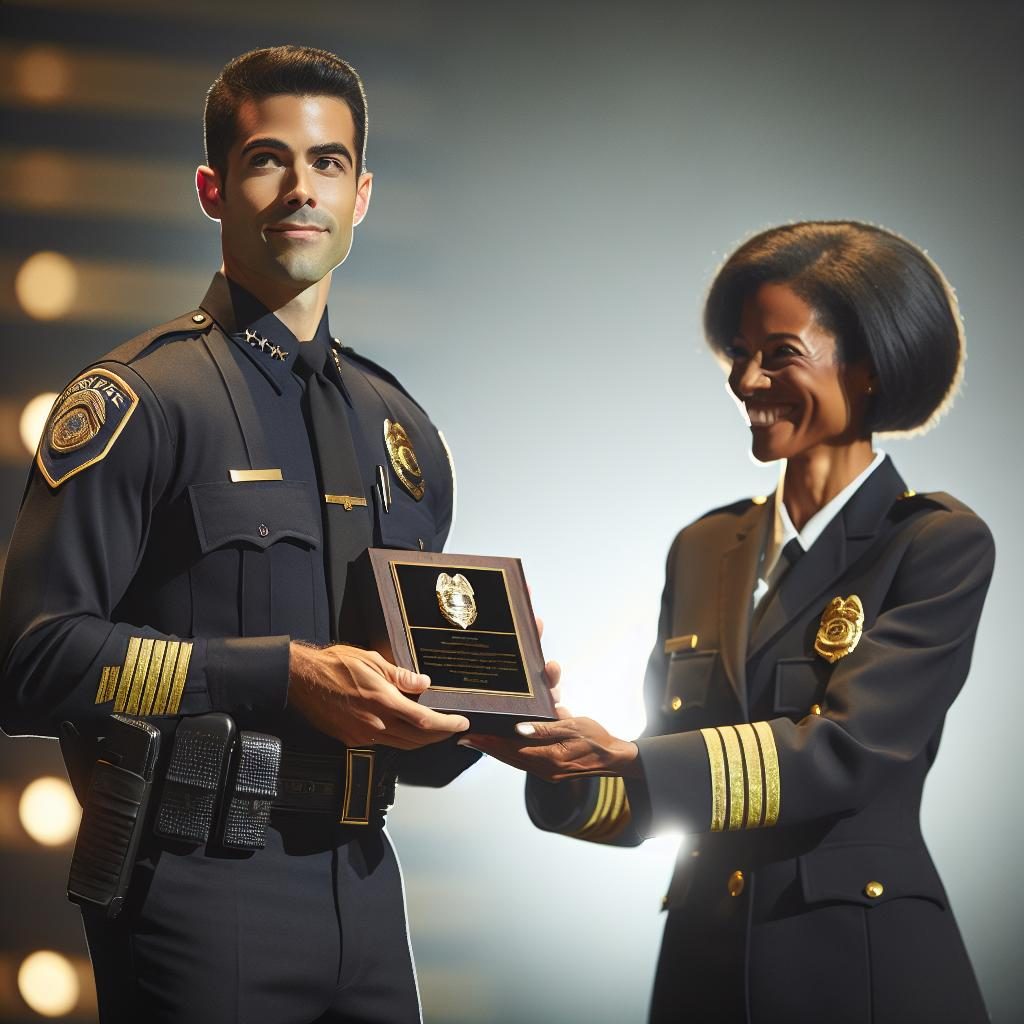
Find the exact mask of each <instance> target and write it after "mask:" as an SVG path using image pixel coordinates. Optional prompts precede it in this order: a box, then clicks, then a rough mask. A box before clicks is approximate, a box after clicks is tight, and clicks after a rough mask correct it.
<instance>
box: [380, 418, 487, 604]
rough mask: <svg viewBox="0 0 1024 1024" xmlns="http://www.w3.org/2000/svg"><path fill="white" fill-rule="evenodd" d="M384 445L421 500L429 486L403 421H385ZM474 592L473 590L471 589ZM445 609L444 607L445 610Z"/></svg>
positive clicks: (401, 478)
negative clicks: (425, 481) (424, 478)
mask: <svg viewBox="0 0 1024 1024" xmlns="http://www.w3.org/2000/svg"><path fill="white" fill-rule="evenodd" d="M384 446H385V447H386V448H387V450H388V458H389V459H390V460H391V468H392V469H393V470H394V471H395V476H397V477H398V482H399V483H400V484H401V485H402V486H403V487H404V488H405V489H406V490H407V491H408V492H409V493H410V494H411V495H412V496H413V497H414V498H415V499H416V500H417V501H419V500H420V499H421V498H422V497H423V494H424V492H425V491H426V489H427V487H426V484H425V483H424V481H423V471H422V470H421V469H420V463H419V460H418V459H417V458H416V452H415V451H414V450H413V447H412V441H410V440H409V435H408V434H407V433H406V432H405V427H403V426H402V424H401V423H392V422H391V420H385V421H384ZM470 593H471V594H472V590H470ZM443 610H444V609H442V611H443Z"/></svg>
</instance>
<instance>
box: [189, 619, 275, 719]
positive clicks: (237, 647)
mask: <svg viewBox="0 0 1024 1024" xmlns="http://www.w3.org/2000/svg"><path fill="white" fill-rule="evenodd" d="M290 643H291V638H290V637H287V636H253V637H227V638H222V639H217V640H209V641H208V642H207V647H206V682H207V686H208V688H209V691H210V700H211V703H212V704H213V707H215V708H217V709H219V710H221V711H281V710H282V709H283V708H284V706H285V705H286V704H287V703H288V659H289V654H290Z"/></svg>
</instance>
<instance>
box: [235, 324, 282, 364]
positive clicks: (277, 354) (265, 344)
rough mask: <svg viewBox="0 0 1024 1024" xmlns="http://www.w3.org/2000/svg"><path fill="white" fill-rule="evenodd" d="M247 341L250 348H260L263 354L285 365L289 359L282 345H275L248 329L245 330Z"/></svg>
mask: <svg viewBox="0 0 1024 1024" xmlns="http://www.w3.org/2000/svg"><path fill="white" fill-rule="evenodd" d="M245 341H246V344H247V345H249V346H250V347H252V348H258V349H259V350H260V351H261V352H263V353H265V354H266V355H269V356H270V358H271V359H278V360H280V361H281V362H282V363H283V362H284V361H285V360H286V359H287V358H288V353H287V352H285V350H284V349H283V348H281V346H280V345H275V344H273V342H270V341H268V340H267V339H266V338H264V337H263V336H262V335H261V334H257V333H256V331H254V330H252V329H251V328H248V327H247V328H246V329H245Z"/></svg>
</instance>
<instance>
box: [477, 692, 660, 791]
mask: <svg viewBox="0 0 1024 1024" xmlns="http://www.w3.org/2000/svg"><path fill="white" fill-rule="evenodd" d="M556 710H557V711H558V713H559V720H558V721H557V722H520V723H519V725H517V726H516V732H517V733H518V736H515V737H498V736H484V735H481V734H480V733H470V734H467V735H466V736H465V738H463V739H461V740H459V744H460V745H464V746H470V747H474V748H476V749H477V750H482V751H483V752H484V753H485V754H490V755H491V757H496V758H497V759H498V760H499V761H504V762H505V763H506V764H510V765H512V767H513V768H521V769H522V770H523V771H524V772H530V773H531V774H532V775H537V776H539V777H540V778H542V779H546V780H547V781H548V782H562V781H563V780H565V779H573V778H579V777H580V776H584V775H623V776H626V777H627V778H630V777H631V778H639V777H640V765H639V762H638V761H637V757H638V753H639V752H638V750H637V747H636V744H635V743H631V742H630V741H628V740H620V739H618V738H617V737H616V736H612V734H611V733H610V732H608V730H607V729H605V728H604V726H603V725H601V724H600V723H598V722H595V721H594V720H593V719H592V718H573V717H571V716H569V713H568V711H565V710H564V709H561V708H559V709H556ZM563 714H564V715H565V717H561V716H562V715H563Z"/></svg>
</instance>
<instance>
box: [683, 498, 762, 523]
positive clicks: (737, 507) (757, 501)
mask: <svg viewBox="0 0 1024 1024" xmlns="http://www.w3.org/2000/svg"><path fill="white" fill-rule="evenodd" d="M767 501H768V498H767V496H766V495H764V494H758V495H757V496H756V497H753V498H743V499H741V500H740V501H734V502H732V504H730V505H720V506H719V507H718V508H713V509H711V510H710V511H708V512H705V513H704V515H702V516H700V519H707V518H708V517H709V516H719V515H732V516H741V515H743V514H744V513H745V512H749V511H750V508H751V506H753V505H764V504H765V503H766V502H767ZM700 519H698V520H697V521H698V522H699V521H700Z"/></svg>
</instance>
